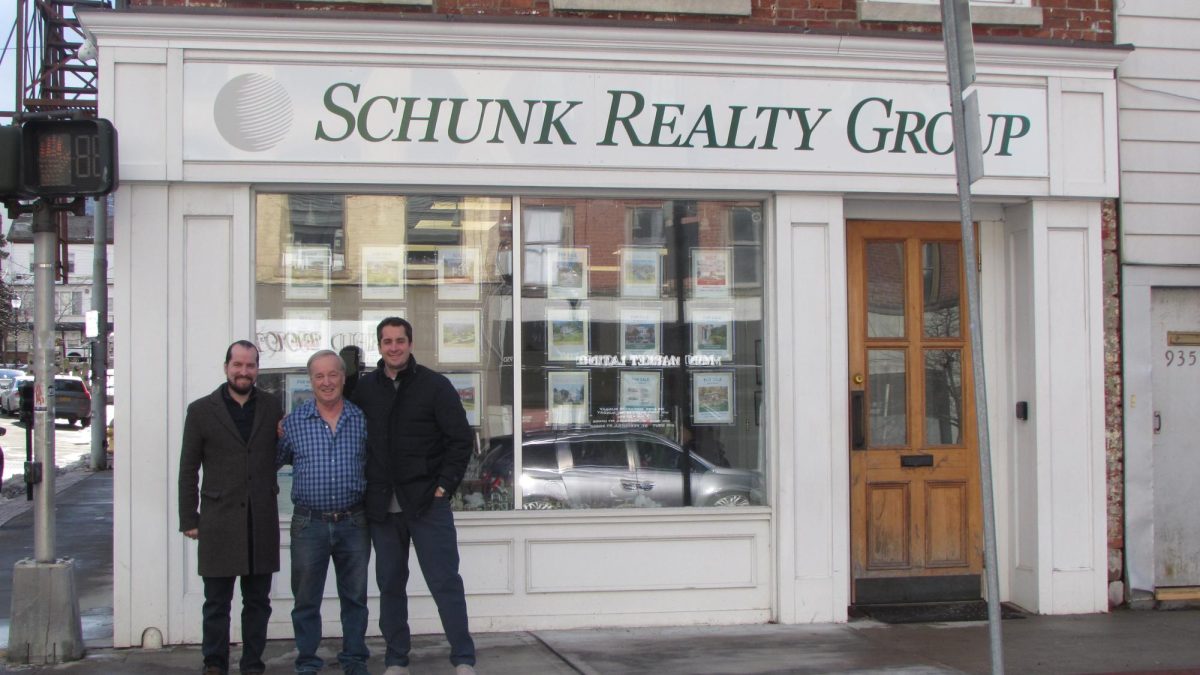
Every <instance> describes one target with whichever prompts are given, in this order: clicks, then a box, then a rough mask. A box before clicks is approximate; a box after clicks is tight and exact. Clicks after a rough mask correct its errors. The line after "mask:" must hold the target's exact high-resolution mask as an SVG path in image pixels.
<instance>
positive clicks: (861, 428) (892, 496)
mask: <svg viewBox="0 0 1200 675" xmlns="http://www.w3.org/2000/svg"><path fill="white" fill-rule="evenodd" d="M847 256H848V275H849V278H848V291H849V313H850V316H849V329H850V372H849V374H848V375H849V378H850V397H851V398H850V413H851V415H850V416H851V430H850V436H851V441H850V442H851V447H850V450H849V452H850V479H851V486H850V492H851V511H850V513H851V558H852V560H851V570H852V577H853V588H852V589H851V594H852V599H853V602H854V603H855V604H860V605H864V604H888V603H906V602H929V601H938V600H974V599H978V598H979V597H980V573H981V571H982V569H983V562H982V557H983V556H982V541H983V538H982V535H981V515H980V507H979V471H978V455H977V452H976V447H977V444H976V440H975V438H976V435H975V417H974V400H973V399H974V397H973V388H972V378H971V354H970V341H969V337H968V335H967V328H968V321H967V310H966V304H965V298H966V283H965V279H964V276H963V274H964V271H963V265H962V247H961V237H960V233H959V224H958V223H911V222H883V221H869V222H868V221H852V222H850V223H849V224H848V242H847Z"/></svg>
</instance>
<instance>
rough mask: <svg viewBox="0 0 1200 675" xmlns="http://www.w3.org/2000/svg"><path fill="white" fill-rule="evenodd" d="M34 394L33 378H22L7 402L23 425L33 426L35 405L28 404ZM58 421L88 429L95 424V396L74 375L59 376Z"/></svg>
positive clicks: (57, 387) (55, 390)
mask: <svg viewBox="0 0 1200 675" xmlns="http://www.w3.org/2000/svg"><path fill="white" fill-rule="evenodd" d="M32 392H33V378H32V377H23V378H18V379H17V382H16V383H15V384H14V386H13V391H11V392H8V394H9V395H8V396H5V397H4V398H3V401H4V409H5V410H6V411H7V412H11V413H15V414H19V415H20V416H21V421H22V422H25V423H26V424H29V422H30V421H31V420H32V418H33V405H32V403H31V402H30V401H29V400H27V399H28V397H29V396H31V395H32ZM54 396H55V398H54V417H55V419H65V420H67V423H68V424H75V423H76V422H79V426H81V427H86V426H87V425H89V424H91V423H92V394H91V392H90V391H88V388H87V384H86V383H84V381H83V380H82V379H81V378H78V377H75V376H74V375H57V376H55V378H54Z"/></svg>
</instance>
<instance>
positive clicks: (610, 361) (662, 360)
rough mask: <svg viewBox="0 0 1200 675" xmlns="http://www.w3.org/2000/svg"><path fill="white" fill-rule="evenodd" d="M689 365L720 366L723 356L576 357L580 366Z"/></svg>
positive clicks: (670, 366) (647, 355)
mask: <svg viewBox="0 0 1200 675" xmlns="http://www.w3.org/2000/svg"><path fill="white" fill-rule="evenodd" d="M681 364H682V365H687V366H719V365H721V357H719V356H710V355H707V354H686V355H684V356H682V357H679V356H672V355H670V354H589V355H587V356H580V357H578V358H576V359H575V365H576V366H579V367H588V366H591V367H602V368H622V367H625V366H637V367H642V368H645V367H647V366H649V367H653V368H678V367H679V366H680V365H681Z"/></svg>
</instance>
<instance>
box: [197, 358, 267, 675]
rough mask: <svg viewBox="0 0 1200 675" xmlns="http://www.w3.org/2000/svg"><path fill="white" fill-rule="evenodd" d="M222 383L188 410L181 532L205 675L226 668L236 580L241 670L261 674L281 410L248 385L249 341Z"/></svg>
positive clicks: (252, 375) (254, 366)
mask: <svg viewBox="0 0 1200 675" xmlns="http://www.w3.org/2000/svg"><path fill="white" fill-rule="evenodd" d="M225 378H226V382H224V383H222V384H221V386H219V387H217V389H216V390H215V391H213V392H212V393H211V394H208V395H207V396H204V397H201V398H198V399H196V400H195V401H193V402H192V404H191V405H189V406H188V409H187V417H186V418H185V419H184V422H183V447H182V450H181V452H180V459H179V531H180V532H183V534H184V536H186V537H188V538H189V539H196V540H198V541H199V543H200V545H199V552H198V555H199V563H200V564H199V571H200V576H201V577H203V578H204V623H203V641H204V644H203V646H202V648H201V653H202V654H203V655H204V673H205V675H225V673H227V672H228V671H229V609H230V604H231V603H232V601H233V592H234V584H235V582H237V581H238V579H239V577H240V579H241V587H242V658H241V661H240V663H239V665H240V667H241V672H242V673H243V674H248V673H262V672H265V671H266V665H265V664H264V663H263V660H262V653H263V648H265V647H266V646H267V619H269V618H270V617H271V599H270V592H271V575H272V574H274V573H275V572H278V571H279V504H278V500H277V498H276V495H277V494H278V493H279V486H278V483H276V481H275V440H276V436H275V427H276V425H277V424H278V423H279V419H280V418H281V417H282V416H283V409H282V408H281V407H280V405H279V400H278V399H276V398H275V397H274V396H272V395H271V394H269V393H267V392H265V391H260V390H259V389H258V388H256V387H255V386H254V382H255V380H257V379H258V348H257V347H255V346H254V343H252V342H247V341H246V340H238V341H237V342H235V343H233V344H231V345H229V348H228V349H227V350H225ZM201 469H203V479H201V477H200V474H201Z"/></svg>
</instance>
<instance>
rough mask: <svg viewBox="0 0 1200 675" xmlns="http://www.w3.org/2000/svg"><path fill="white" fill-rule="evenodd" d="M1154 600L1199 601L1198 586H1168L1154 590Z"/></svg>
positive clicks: (1199, 591)
mask: <svg viewBox="0 0 1200 675" xmlns="http://www.w3.org/2000/svg"><path fill="white" fill-rule="evenodd" d="M1154 599H1155V600H1159V601H1171V600H1200V586H1168V587H1164V588H1156V589H1154Z"/></svg>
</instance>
